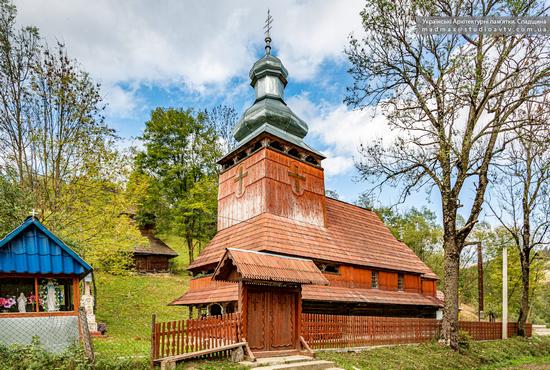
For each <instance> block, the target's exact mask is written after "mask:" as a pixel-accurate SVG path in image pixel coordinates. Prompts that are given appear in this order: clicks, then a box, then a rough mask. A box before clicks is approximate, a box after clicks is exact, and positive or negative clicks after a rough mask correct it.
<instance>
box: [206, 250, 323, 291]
mask: <svg viewBox="0 0 550 370" xmlns="http://www.w3.org/2000/svg"><path fill="white" fill-rule="evenodd" d="M212 280H221V281H240V280H244V281H261V282H279V283H295V284H315V285H328V284H329V282H328V280H327V279H326V278H325V277H324V276H323V274H322V273H321V271H320V270H319V268H318V267H317V266H316V265H315V263H313V261H312V260H310V259H305V258H296V257H287V256H282V255H277V254H273V253H265V252H256V251H251V250H242V249H235V248H227V249H226V251H225V254H224V255H223V257H222V259H221V261H220V262H219V263H218V266H217V267H216V270H215V271H214V275H213V276H212Z"/></svg>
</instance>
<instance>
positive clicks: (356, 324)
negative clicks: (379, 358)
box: [302, 314, 440, 349]
mask: <svg viewBox="0 0 550 370" xmlns="http://www.w3.org/2000/svg"><path fill="white" fill-rule="evenodd" d="M439 330H440V324H439V321H437V320H434V319H411V318H392V317H374V316H343V315H322V314H302V336H303V337H304V339H305V341H306V342H307V343H308V344H309V346H310V347H311V348H314V349H320V348H347V347H361V346H371V345H378V344H400V343H417V342H422V341H428V340H431V339H433V338H436V337H437V336H438V334H439Z"/></svg>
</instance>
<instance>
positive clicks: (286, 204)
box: [172, 35, 442, 352]
mask: <svg viewBox="0 0 550 370" xmlns="http://www.w3.org/2000/svg"><path fill="white" fill-rule="evenodd" d="M270 42H271V39H270V37H269V35H268V36H267V37H266V47H265V50H266V53H265V55H264V56H263V57H262V58H261V59H259V60H258V61H257V62H256V63H255V64H254V65H253V67H252V69H251V71H250V79H251V85H252V86H253V87H254V90H255V98H256V99H255V102H254V104H253V105H252V106H251V107H250V108H248V109H247V110H246V111H245V113H244V115H243V117H242V119H241V120H240V121H239V122H238V124H237V125H236V127H235V129H234V136H235V138H236V140H237V141H238V145H237V147H236V149H234V150H233V151H232V152H231V153H229V154H228V155H226V156H225V157H223V158H222V159H220V161H219V164H220V165H221V168H222V171H221V173H220V177H219V194H218V232H217V234H216V235H215V236H214V238H213V239H212V240H211V242H210V243H209V244H208V245H207V246H206V248H205V249H204V250H203V252H202V253H201V254H200V256H199V257H198V258H197V259H196V260H195V261H194V262H193V263H192V264H191V265H190V266H189V270H190V271H191V273H192V275H193V279H192V281H191V283H190V288H189V290H188V291H187V292H186V293H185V294H184V295H183V296H181V297H180V298H178V299H176V300H175V301H173V302H172V304H173V305H185V306H189V307H190V308H191V309H198V310H199V312H201V313H205V314H209V315H220V314H224V313H232V312H241V314H242V316H243V332H244V335H245V336H246V338H247V341H248V343H249V345H250V347H251V349H252V350H253V351H255V352H261V351H274V350H289V349H293V348H296V345H297V341H298V333H299V332H300V328H299V326H300V317H301V313H302V312H303V313H326V314H345V315H369V316H392V317H425V318H435V317H436V312H437V311H438V310H440V309H441V307H442V301H441V300H439V299H438V298H437V296H436V281H437V279H438V278H437V276H436V275H435V274H434V273H433V272H432V271H431V270H430V268H429V267H428V266H426V265H425V264H424V263H423V262H422V261H421V260H420V259H419V258H418V257H417V256H416V255H415V254H414V252H413V251H412V250H411V249H409V248H408V247H407V246H406V245H405V244H403V243H402V242H400V241H399V240H397V239H396V238H395V237H394V236H393V235H392V234H391V233H390V231H389V229H388V228H387V227H386V226H385V225H384V224H383V222H382V221H381V220H380V218H379V217H378V216H377V215H376V213H374V212H372V211H370V210H367V209H363V208H360V207H357V206H355V205H352V204H348V203H345V202H342V201H339V200H336V199H331V198H328V197H326V196H325V181H324V172H323V166H322V161H323V159H324V158H325V157H324V156H323V155H322V154H321V153H320V152H318V151H316V150H315V149H313V148H311V147H310V146H308V145H307V144H306V143H305V142H304V137H305V136H306V134H307V132H308V126H307V124H306V123H305V122H304V121H303V120H301V119H300V118H299V117H298V116H296V115H295V114H294V113H293V112H292V111H291V110H290V109H289V107H288V106H287V105H286V103H285V100H284V98H285V97H284V92H285V87H286V85H287V77H288V72H287V70H286V68H285V67H284V66H283V64H282V62H281V60H279V59H278V58H276V57H275V56H273V55H271V47H270Z"/></svg>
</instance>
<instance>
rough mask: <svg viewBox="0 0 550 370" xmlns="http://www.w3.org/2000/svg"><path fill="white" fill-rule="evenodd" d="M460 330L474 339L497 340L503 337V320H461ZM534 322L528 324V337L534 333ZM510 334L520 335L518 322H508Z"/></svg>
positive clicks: (513, 335) (510, 335)
mask: <svg viewBox="0 0 550 370" xmlns="http://www.w3.org/2000/svg"><path fill="white" fill-rule="evenodd" d="M459 327H460V330H464V331H465V332H467V333H468V334H469V335H470V336H471V337H472V339H473V340H495V339H501V338H502V323H501V322H486V321H460V322H459ZM532 328H533V325H532V324H526V328H525V329H526V332H527V333H526V334H527V336H528V337H530V336H531V335H532V331H533V330H532ZM507 331H508V336H509V337H515V336H517V335H518V323H517V322H509V323H508V329H507Z"/></svg>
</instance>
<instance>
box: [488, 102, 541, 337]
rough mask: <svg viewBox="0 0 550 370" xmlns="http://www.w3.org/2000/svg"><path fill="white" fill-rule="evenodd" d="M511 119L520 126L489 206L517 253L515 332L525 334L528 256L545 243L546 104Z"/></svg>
mask: <svg viewBox="0 0 550 370" xmlns="http://www.w3.org/2000/svg"><path fill="white" fill-rule="evenodd" d="M513 116H514V118H515V119H516V120H518V121H519V122H522V121H524V122H525V125H524V127H521V128H520V129H518V135H517V140H515V141H514V142H512V143H511V145H510V146H509V148H508V149H507V151H506V157H505V159H504V160H503V161H502V162H501V163H499V165H498V166H496V167H495V171H497V172H498V173H497V179H498V181H495V183H494V194H495V198H494V199H491V200H490V201H488V204H489V206H490V207H491V210H492V211H493V214H494V215H495V216H496V217H497V218H498V220H499V221H500V223H501V224H502V226H503V227H504V228H505V229H506V230H507V231H508V233H509V235H510V237H511V239H512V241H513V243H514V245H515V246H516V247H517V249H518V251H519V256H520V264H521V283H522V294H521V304H520V310H519V317H518V324H519V333H520V334H521V335H525V323H526V322H527V318H528V315H529V307H530V305H529V301H530V280H531V276H530V272H531V262H532V260H533V258H534V257H535V255H534V254H533V251H534V250H535V249H537V248H543V247H544V246H545V245H548V244H550V129H549V128H548V122H549V120H550V104H549V102H548V101H547V100H542V101H533V102H529V103H527V104H526V105H525V106H524V107H523V108H522V109H518V110H517V111H516V112H515V114H514V115H513ZM533 123H535V124H534V125H533ZM492 201H493V202H492Z"/></svg>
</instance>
